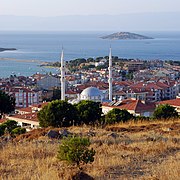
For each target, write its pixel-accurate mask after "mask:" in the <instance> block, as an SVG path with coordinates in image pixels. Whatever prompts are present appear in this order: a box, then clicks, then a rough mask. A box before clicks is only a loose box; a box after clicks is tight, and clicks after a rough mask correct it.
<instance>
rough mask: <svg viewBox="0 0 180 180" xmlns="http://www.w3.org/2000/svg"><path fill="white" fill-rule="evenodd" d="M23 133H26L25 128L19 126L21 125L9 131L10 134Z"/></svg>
mask: <svg viewBox="0 0 180 180" xmlns="http://www.w3.org/2000/svg"><path fill="white" fill-rule="evenodd" d="M24 133H26V129H25V128H21V127H17V128H15V129H13V130H12V131H11V134H12V135H20V134H24Z"/></svg>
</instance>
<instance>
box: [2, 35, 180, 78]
mask: <svg viewBox="0 0 180 180" xmlns="http://www.w3.org/2000/svg"><path fill="white" fill-rule="evenodd" d="M107 33H108V32H106V34H107ZM104 34H105V33H104V32H79V33H78V32H69V33H66V32H54V33H50V32H43V33H40V32H38V33H36V32H29V33H24V32H18V33H17V32H8V33H6V32H0V40H1V41H0V46H1V47H9V46H11V47H16V48H17V49H18V50H17V51H4V52H0V77H7V76H10V75H11V73H12V72H17V73H21V74H23V73H25V75H29V74H32V73H35V72H41V71H42V72H48V70H47V69H48V68H46V69H42V67H38V65H39V64H41V63H44V62H45V63H46V62H56V61H60V54H61V49H62V48H61V45H62V44H63V46H64V59H65V60H66V61H69V60H73V59H76V58H86V59H87V58H90V57H92V58H95V57H104V56H108V54H109V47H110V45H111V47H112V54H113V56H118V57H120V58H124V59H126V58H127V59H141V60H157V59H159V60H177V61H180V51H179V49H180V32H146V33H143V34H145V35H147V36H150V37H154V38H155V39H153V40H151V39H150V40H120V41H119V40H117V41H112V40H102V39H101V38H99V37H101V36H102V35H104ZM29 69H30V71H29Z"/></svg>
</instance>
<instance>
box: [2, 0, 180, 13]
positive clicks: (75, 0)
mask: <svg viewBox="0 0 180 180" xmlns="http://www.w3.org/2000/svg"><path fill="white" fill-rule="evenodd" d="M137 12H138V13H141V12H180V0H0V15H28V16H29V15H30V16H61V15H98V14H110V15H111V14H112V15H114V14H121V13H137Z"/></svg>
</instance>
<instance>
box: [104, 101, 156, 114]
mask: <svg viewBox="0 0 180 180" xmlns="http://www.w3.org/2000/svg"><path fill="white" fill-rule="evenodd" d="M103 105H104V106H109V105H108V103H103ZM109 107H113V108H119V109H126V110H133V111H135V112H142V111H147V110H154V109H155V107H156V106H155V103H142V102H141V101H140V100H133V99H126V100H123V101H122V102H121V103H120V104H119V105H118V106H109Z"/></svg>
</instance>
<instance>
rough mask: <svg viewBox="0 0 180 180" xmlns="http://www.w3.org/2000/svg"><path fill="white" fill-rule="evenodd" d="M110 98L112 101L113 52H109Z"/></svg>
mask: <svg viewBox="0 0 180 180" xmlns="http://www.w3.org/2000/svg"><path fill="white" fill-rule="evenodd" d="M109 100H110V101H112V52H111V47H110V52H109Z"/></svg>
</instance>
